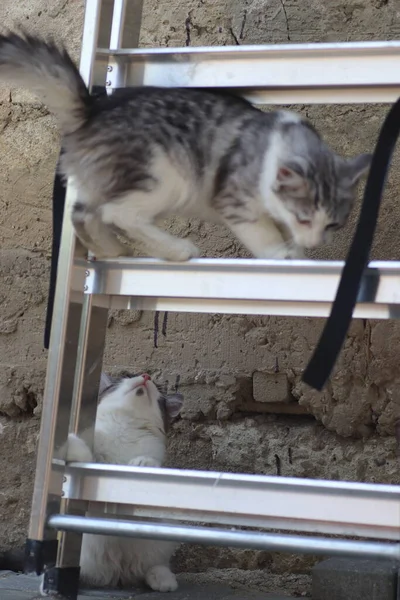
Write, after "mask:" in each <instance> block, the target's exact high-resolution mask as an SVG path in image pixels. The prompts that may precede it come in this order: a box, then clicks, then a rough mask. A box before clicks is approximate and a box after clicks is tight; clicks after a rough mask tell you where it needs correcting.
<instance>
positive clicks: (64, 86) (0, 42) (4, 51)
mask: <svg viewBox="0 0 400 600" xmlns="http://www.w3.org/2000/svg"><path fill="white" fill-rule="evenodd" d="M0 80H1V81H2V82H4V83H6V84H10V85H17V86H21V87H26V88H28V89H30V90H31V91H32V92H34V93H35V94H37V95H38V96H39V98H40V99H41V100H42V101H43V103H44V104H46V105H47V106H48V108H49V110H50V111H51V112H52V113H54V114H55V115H56V117H57V118H58V120H59V123H60V126H61V130H62V133H63V134H68V133H72V132H74V131H76V130H77V129H79V128H80V127H81V126H82V125H83V124H84V123H85V121H86V119H87V116H88V113H89V111H90V107H91V104H92V98H91V96H90V94H89V91H88V89H87V87H86V85H85V83H84V81H83V79H82V77H81V76H80V74H79V71H78V69H77V67H76V66H75V65H74V63H73V62H72V59H71V57H70V56H69V54H68V52H67V51H66V50H65V49H64V48H59V47H58V46H57V45H56V44H55V43H54V42H53V41H50V42H45V41H44V40H41V39H40V38H37V37H33V36H30V35H28V34H25V33H24V34H22V35H18V34H16V33H9V34H7V35H0Z"/></svg>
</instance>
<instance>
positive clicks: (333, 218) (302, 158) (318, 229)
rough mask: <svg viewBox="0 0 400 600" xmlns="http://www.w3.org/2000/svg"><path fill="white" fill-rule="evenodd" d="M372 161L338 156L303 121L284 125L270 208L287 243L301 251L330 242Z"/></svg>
mask: <svg viewBox="0 0 400 600" xmlns="http://www.w3.org/2000/svg"><path fill="white" fill-rule="evenodd" d="M371 159H372V155H371V154H360V155H358V156H355V157H353V158H350V159H345V158H343V157H341V156H338V155H337V154H336V153H335V152H333V151H332V150H331V149H330V148H329V147H328V146H327V145H326V144H325V142H324V141H323V140H322V138H321V137H320V135H319V134H318V132H317V131H316V130H315V129H314V128H313V127H312V125H311V124H310V123H308V122H307V121H303V120H302V119H300V120H299V119H297V120H294V121H293V122H283V123H282V125H281V142H280V145H279V150H278V152H277V164H276V171H275V172H274V175H273V181H272V186H271V187H272V189H271V191H272V198H270V200H269V202H270V206H269V208H270V210H271V213H272V216H273V217H274V218H275V219H276V220H277V221H278V222H279V223H281V224H282V225H283V226H284V228H285V230H287V235H286V237H287V238H288V239H292V240H293V241H294V242H295V244H296V245H297V246H300V247H302V248H315V247H317V246H320V245H322V244H325V243H328V242H330V241H331V238H332V233H333V232H334V231H336V230H338V229H341V228H342V227H343V226H344V225H345V224H346V222H347V219H348V216H349V214H350V211H351V209H352V207H353V204H354V200H355V196H356V192H357V185H358V183H359V181H360V179H361V178H362V177H363V175H365V174H366V173H367V171H368V169H369V167H370V164H371Z"/></svg>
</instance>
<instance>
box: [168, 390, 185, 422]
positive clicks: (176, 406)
mask: <svg viewBox="0 0 400 600" xmlns="http://www.w3.org/2000/svg"><path fill="white" fill-rule="evenodd" d="M165 406H166V409H167V413H168V416H169V418H170V419H174V418H175V417H177V416H178V415H179V413H180V412H181V410H182V406H183V396H182V394H172V395H171V396H166V398H165Z"/></svg>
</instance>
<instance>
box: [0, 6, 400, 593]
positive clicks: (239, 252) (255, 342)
mask: <svg viewBox="0 0 400 600" xmlns="http://www.w3.org/2000/svg"><path fill="white" fill-rule="evenodd" d="M82 17H83V0H69V1H68V0H66V1H65V0H58V1H56V0H20V1H19V2H11V0H3V2H2V3H1V6H0V22H1V23H2V24H3V25H4V26H6V27H10V28H13V27H15V26H17V25H18V24H21V23H22V24H23V25H24V26H25V27H27V28H28V29H29V30H30V31H32V32H38V33H43V34H49V33H51V34H54V35H55V36H56V37H57V38H62V39H63V40H64V41H65V43H66V44H67V46H68V48H69V49H70V51H71V52H72V54H73V56H74V57H75V58H78V56H79V45H80V36H81V26H82ZM399 37H400V7H399V6H398V4H397V6H396V2H394V1H391V0H346V2H343V1H342V0H329V2H323V1H322V0H308V1H307V2H305V1H300V0H287V1H286V2H283V1H282V0H185V2H182V1H180V0H168V1H167V0H147V1H146V0H145V14H144V22H143V28H142V41H141V43H142V45H144V46H147V47H151V46H165V45H168V46H180V45H192V46H200V45H206V44H207V45H210V44H212V45H229V44H242V43H243V44H253V43H286V42H308V41H316V42H325V41H331V42H332V41H350V40H363V39H364V40H367V39H368V40H371V39H373V40H384V39H396V38H399ZM293 108H295V109H296V110H299V111H300V112H301V113H303V114H305V115H307V116H308V117H309V118H310V119H311V121H312V122H313V123H314V124H315V125H316V126H317V128H318V129H319V130H320V131H321V132H322V134H324V135H325V136H326V137H327V139H328V140H329V141H330V143H331V145H332V146H333V147H334V148H335V149H337V150H338V151H341V152H343V153H344V154H346V155H351V154H353V153H356V152H361V151H367V150H371V149H372V148H373V146H374V143H375V140H376V136H377V132H378V130H379V127H380V124H381V123H382V119H383V117H384V114H385V111H386V107H384V106H368V105H362V106H359V105H351V106H337V107H323V106H300V107H299V106H297V107H293ZM0 126H1V135H0V156H1V161H0V181H1V186H0V248H1V250H0V276H1V284H0V304H1V311H0V363H1V369H0V390H1V391H0V427H1V431H2V438H1V441H2V445H1V454H0V469H1V472H2V481H3V483H2V486H1V493H0V549H6V548H10V547H16V546H18V545H21V544H22V543H23V541H24V538H25V535H26V524H27V518H28V514H29V506H30V495H31V488H32V474H33V469H34V465H35V447H36V441H37V433H38V426H39V416H40V406H41V399H42V391H43V384H44V372H45V365H46V358H47V355H46V352H45V351H44V350H43V347H42V338H43V327H44V316H45V307H46V295H47V286H48V273H49V258H50V244H51V239H50V231H51V208H50V207H51V189H52V182H53V175H54V168H55V163H56V160H57V155H58V148H59V137H58V132H57V127H56V124H55V121H54V119H53V118H52V116H51V115H49V114H48V113H47V111H46V109H45V108H43V106H41V105H40V104H39V103H38V102H37V101H36V100H35V99H34V98H33V97H32V96H30V95H29V94H27V93H26V92H25V91H20V90H12V91H11V90H9V89H8V88H1V90H0ZM398 167H399V161H398V155H397V156H396V157H395V159H394V165H393V168H392V171H391V173H390V175H389V180H388V184H387V189H386V192H385V200H384V205H383V207H382V211H381V217H380V221H379V226H378V235H377V239H376V243H375V247H374V252H373V255H374V257H375V258H380V259H394V258H399V257H400V248H399V243H400V238H399V235H398V230H399V221H400V211H399V210H398V206H397V204H398V199H397V190H398V187H399V178H400V176H399V168H398ZM355 217H356V213H355V214H354V215H353V223H354V220H355ZM171 227H172V228H173V230H174V231H175V232H177V233H186V232H187V231H188V229H189V231H190V233H191V235H192V236H193V238H194V240H195V242H196V243H198V244H199V245H200V246H201V248H202V249H203V250H204V254H205V255H207V256H245V252H244V250H243V248H241V247H240V246H239V244H238V242H237V241H236V240H234V239H232V238H231V237H230V235H229V234H228V233H227V232H226V231H225V230H224V229H222V228H218V227H215V226H211V225H208V224H199V223H197V222H195V221H191V222H190V223H187V222H184V221H182V220H180V219H179V218H177V219H174V220H172V221H171ZM351 231H352V225H351V224H350V225H349V227H348V228H347V229H346V231H344V232H342V233H341V234H340V235H338V236H337V238H336V243H335V245H334V247H332V248H326V249H324V250H323V251H321V252H319V253H318V254H315V256H319V257H322V258H343V257H344V256H345V254H346V249H347V245H348V240H349V237H350V236H351ZM162 319H163V315H161V316H160V323H161V322H162ZM321 326H322V322H321V321H318V320H311V319H294V318H293V319H285V318H276V317H264V318H261V317H245V316H234V315H232V316H224V315H184V314H182V315H179V314H169V316H168V324H167V332H166V335H165V336H164V335H162V333H161V331H160V332H159V336H158V348H155V347H154V314H152V313H146V314H145V313H143V314H142V313H126V312H123V311H115V312H114V313H113V314H112V315H111V318H110V322H109V335H108V346H107V351H106V357H105V364H106V366H107V368H109V369H110V370H111V371H118V370H119V369H121V368H132V367H133V368H135V369H136V370H140V369H143V370H144V369H146V370H149V371H151V372H153V373H158V375H159V377H160V379H162V380H164V381H168V382H169V385H170V386H172V387H173V386H174V384H175V382H176V380H177V377H178V376H179V377H180V388H181V391H183V392H184V393H185V395H186V403H185V409H184V411H183V414H182V419H181V420H180V421H179V422H178V423H177V424H176V425H175V427H174V429H173V431H172V434H171V443H170V456H169V464H171V465H175V466H178V467H190V468H201V469H210V468H212V469H222V470H228V471H245V472H257V473H271V474H276V473H278V474H281V475H296V476H304V477H321V478H338V479H350V480H358V481H380V482H388V483H391V482H392V483H399V482H400V477H399V474H398V470H397V450H396V440H395V437H394V432H395V422H396V420H397V418H398V417H399V398H398V393H397V389H398V384H399V380H400V372H399V369H398V359H397V348H398V345H399V341H400V339H399V338H400V328H399V326H398V325H397V324H396V323H395V322H391V323H389V322H380V323H375V322H370V321H358V322H355V323H354V324H353V326H352V328H351V331H350V334H349V336H348V339H347V342H346V345H345V348H344V350H343V352H342V354H341V358H340V360H339V363H338V365H337V367H336V370H335V373H334V376H333V378H332V380H331V383H330V384H329V386H327V389H326V390H325V391H324V392H323V394H316V393H312V392H310V391H307V390H306V389H304V388H303V386H302V385H301V384H300V375H301V372H302V369H303V368H304V366H305V364H306V363H307V360H308V358H309V357H310V355H311V352H312V349H313V347H314V345H315V342H316V340H317V339H318V336H319V332H320V330H321ZM311 562H312V559H311V560H310V559H306V558H302V557H295V556H293V557H290V556H289V557H288V556H285V557H283V556H276V555H270V554H267V553H254V552H247V551H243V552H235V553H233V552H230V551H228V550H226V551H225V550H209V549H208V550H207V551H205V550H201V549H196V548H191V549H185V551H183V552H181V553H180V555H179V557H178V568H181V569H183V570H189V571H201V570H204V569H207V568H208V567H211V566H212V567H218V568H227V567H231V568H234V569H252V570H254V569H260V568H264V567H268V571H269V572H270V573H271V574H272V575H271V577H273V576H276V577H279V576H280V574H281V573H287V572H293V573H295V575H293V577H295V580H294V583H293V581H292V580H290V581H292V583H293V586H294V588H296V585H297V586H298V588H296V589H295V590H294V591H299V589H300V588H299V586H300V587H301V585H303V584H300V583H298V582H299V581H301V577H300V575H301V574H302V573H306V572H307V569H308V567H309V565H310V564H311ZM235 572H236V571H235ZM229 573H230V574H229V577H230V578H234V577H235V573H234V572H233V571H229ZM241 573H242V572H241ZM296 574H297V575H296ZM299 574H300V575H299ZM236 576H237V575H236ZM237 577H238V578H239V579H240V578H242V579H243V578H244V577H245V576H244V575H243V573H242V574H241V575H240V577H239V576H237ZM260 577H261V579H263V576H260ZM296 577H297V579H296ZM298 577H300V579H298ZM289 579H290V578H289ZM289 579H288V578H286V581H289ZM296 582H297V583H296ZM259 585H261V584H259ZM290 585H292V584H290ZM290 585H289V583H288V586H289V588H290ZM293 586H292V587H293ZM289 588H288V589H289ZM290 589H292V588H290ZM289 591H290V590H289ZM292 591H293V590H292Z"/></svg>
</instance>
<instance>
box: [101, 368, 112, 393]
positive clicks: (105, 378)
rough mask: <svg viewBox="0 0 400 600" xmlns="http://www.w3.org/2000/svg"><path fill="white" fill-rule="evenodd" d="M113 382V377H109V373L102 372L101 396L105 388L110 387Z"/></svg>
mask: <svg viewBox="0 0 400 600" xmlns="http://www.w3.org/2000/svg"><path fill="white" fill-rule="evenodd" d="M111 384H112V379H111V377H109V376H108V375H106V374H105V373H103V372H102V373H101V377H100V386H99V396H101V394H102V393H103V392H104V390H106V389H107V388H109V387H110V385H111Z"/></svg>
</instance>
